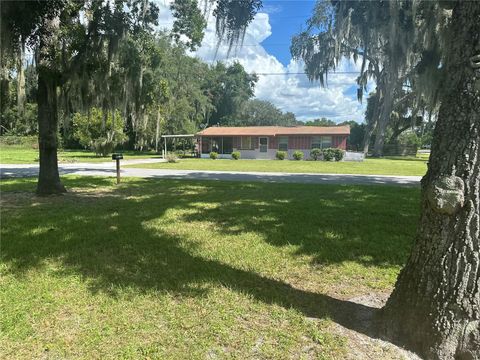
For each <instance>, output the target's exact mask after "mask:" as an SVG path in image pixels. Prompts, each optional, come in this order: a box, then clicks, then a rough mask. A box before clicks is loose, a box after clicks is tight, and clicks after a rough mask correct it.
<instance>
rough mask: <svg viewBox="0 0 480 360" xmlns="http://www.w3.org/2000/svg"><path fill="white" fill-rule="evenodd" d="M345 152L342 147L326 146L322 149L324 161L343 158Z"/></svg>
mask: <svg viewBox="0 0 480 360" xmlns="http://www.w3.org/2000/svg"><path fill="white" fill-rule="evenodd" d="M344 154H345V152H344V151H343V150H342V149H336V148H326V149H322V155H323V160H325V161H332V160H335V161H340V160H342V159H343V156H344Z"/></svg>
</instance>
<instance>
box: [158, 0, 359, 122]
mask: <svg viewBox="0 0 480 360" xmlns="http://www.w3.org/2000/svg"><path fill="white" fill-rule="evenodd" d="M168 3H169V0H160V1H159V3H158V4H159V5H160V6H161V8H162V9H161V10H162V11H161V14H162V15H161V16H162V19H161V21H162V24H164V23H166V24H172V23H173V19H172V15H171V13H170V10H169V9H168ZM162 27H163V26H162ZM170 28H171V25H170ZM271 34H272V28H271V26H270V22H269V14H268V13H265V12H261V13H258V14H257V15H256V16H255V19H254V20H253V21H252V23H251V24H250V26H249V27H248V29H247V31H246V34H245V38H244V42H243V43H244V46H243V47H241V48H238V49H237V51H236V52H235V49H234V50H232V52H231V54H230V57H228V56H227V54H228V45H226V44H221V45H220V47H219V48H218V51H217V46H216V45H217V37H216V34H215V19H214V18H213V16H210V17H209V19H208V25H207V29H206V31H205V37H204V40H203V42H202V46H201V47H200V48H199V49H198V50H197V51H196V52H194V53H191V55H192V56H197V57H199V58H200V59H202V60H204V61H206V62H210V63H212V62H214V61H219V60H221V61H226V62H233V61H239V62H240V63H241V64H242V65H243V66H244V67H245V69H246V70H247V71H248V72H256V73H275V74H281V75H259V81H258V83H257V85H256V88H255V96H256V97H257V98H259V99H262V100H268V101H270V102H272V103H273V104H275V105H276V106H277V107H279V108H280V109H281V110H283V111H290V112H292V113H294V114H295V115H296V117H297V119H300V120H308V119H313V118H319V117H326V118H329V119H332V120H334V121H336V122H341V121H345V120H355V121H363V118H364V112H365V106H366V101H364V103H363V104H360V103H359V102H358V101H357V99H356V95H355V94H353V95H352V93H351V92H350V93H348V94H346V93H347V91H348V90H349V89H352V86H355V79H356V77H357V75H356V74H334V73H332V74H330V75H329V77H328V87H326V88H321V87H320V85H319V84H318V83H311V82H310V81H308V79H307V77H306V76H305V75H288V73H299V72H303V64H302V63H300V62H297V61H293V60H292V61H290V63H289V64H288V66H284V65H283V64H282V63H281V62H280V61H278V59H277V58H276V57H275V56H273V55H272V54H269V53H267V52H266V51H265V49H264V48H263V46H261V45H260V43H261V42H262V41H263V40H265V39H266V38H268V37H269V36H270V35H271ZM215 54H216V57H215ZM359 67H360V64H354V63H353V62H352V61H349V60H344V61H342V62H341V63H340V64H339V67H338V69H337V71H338V72H345V71H358V70H359Z"/></svg>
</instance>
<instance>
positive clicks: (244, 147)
mask: <svg viewBox="0 0 480 360" xmlns="http://www.w3.org/2000/svg"><path fill="white" fill-rule="evenodd" d="M349 135H350V127H349V126H348V125H347V126H242V127H226V126H212V127H209V128H206V129H204V130H202V131H200V132H198V133H197V134H196V135H195V136H196V138H197V147H198V151H199V153H200V155H201V157H209V154H210V152H212V151H214V152H216V153H218V154H219V157H223V158H227V157H230V156H231V155H230V154H231V153H232V152H233V151H239V152H240V155H241V158H242V159H275V155H276V153H277V151H279V150H280V151H285V152H287V154H288V158H292V154H293V152H294V151H297V150H300V151H302V152H303V153H304V158H305V159H308V158H309V157H310V151H311V150H312V149H315V148H318V149H322V148H339V149H343V150H345V149H346V148H347V138H348V136H349Z"/></svg>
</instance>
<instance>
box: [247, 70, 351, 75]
mask: <svg viewBox="0 0 480 360" xmlns="http://www.w3.org/2000/svg"><path fill="white" fill-rule="evenodd" d="M359 73H360V72H359V71H334V72H329V73H328V76H330V75H343V74H356V75H358V74H359ZM254 74H255V75H266V76H270V75H308V73H306V72H287V73H254ZM252 75H253V74H252Z"/></svg>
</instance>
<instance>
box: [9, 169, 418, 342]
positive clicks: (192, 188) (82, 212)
mask: <svg viewBox="0 0 480 360" xmlns="http://www.w3.org/2000/svg"><path fill="white" fill-rule="evenodd" d="M104 181H105V180H102V179H100V180H96V179H95V178H89V179H88V180H87V179H85V178H82V180H80V179H76V180H72V181H71V183H70V186H72V185H74V186H86V185H87V184H90V186H92V185H98V186H104V185H105V183H104ZM67 185H68V181H67ZM107 190H108V191H105V192H103V193H101V194H100V195H98V194H97V195H95V194H91V193H90V194H89V193H75V194H69V195H67V196H64V197H56V198H47V199H43V200H41V201H37V200H38V199H35V200H34V201H33V202H32V203H31V204H30V206H24V207H22V208H21V209H17V210H15V211H12V212H10V213H9V214H8V215H7V216H5V218H4V221H3V224H2V240H3V241H2V261H4V262H5V263H6V264H7V268H8V269H9V270H8V271H10V272H11V273H12V274H14V275H15V276H22V274H23V273H24V272H25V271H27V270H29V269H32V268H39V269H41V267H42V266H44V264H45V261H48V260H49V259H56V261H60V262H61V263H62V265H63V266H62V267H61V270H59V271H58V275H59V276H61V275H62V274H80V275H81V276H82V277H83V278H84V279H85V280H86V281H88V283H89V284H90V287H91V290H92V292H98V291H101V292H104V293H108V294H110V295H111V296H116V292H117V289H121V288H125V287H134V288H135V289H136V291H139V292H150V291H159V292H169V293H176V294H179V295H183V296H194V297H196V296H203V295H204V294H205V292H208V291H209V290H208V286H209V285H221V286H225V287H228V288H229V289H233V290H235V291H238V292H241V293H245V294H249V295H251V296H253V297H254V298H255V299H258V300H260V301H262V302H264V303H267V304H277V305H280V306H282V307H284V308H287V309H288V308H294V309H296V310H298V311H300V312H302V313H303V314H305V316H308V317H315V318H325V317H329V318H331V319H332V320H333V321H335V322H337V323H339V324H341V325H343V326H345V327H347V328H350V329H353V330H356V331H359V332H362V333H365V334H367V335H369V336H373V335H374V332H373V329H372V328H371V327H370V325H369V324H368V323H366V322H365V321H361V320H362V318H365V317H373V316H374V315H375V313H376V311H377V310H376V309H374V308H371V307H368V306H364V305H360V304H357V303H354V302H350V301H344V300H339V299H335V298H333V297H331V296H328V295H325V294H320V293H314V292H309V291H305V290H302V289H298V288H295V287H292V286H291V285H289V284H287V283H284V282H282V281H279V280H276V279H272V278H268V277H265V276H262V275H261V274H258V273H255V272H253V271H247V270H244V269H241V268H236V267H234V266H231V265H229V264H226V263H223V262H221V261H218V260H212V259H208V258H203V257H201V256H199V255H198V254H197V252H196V251H195V250H196V246H198V245H195V243H193V242H189V241H186V239H184V238H183V237H182V236H181V235H178V234H173V233H172V232H171V231H165V229H164V228H162V225H161V224H160V226H156V227H154V228H153V227H149V226H147V225H148V223H149V222H151V221H157V220H158V219H162V218H163V217H164V216H165V215H166V212H167V211H169V210H175V209H177V210H182V211H184V210H191V211H188V212H187V214H184V213H181V214H180V215H178V216H179V217H180V219H181V220H182V223H189V224H191V225H192V226H193V227H195V226H196V223H197V222H198V223H200V222H201V221H208V222H212V223H215V224H217V226H216V229H217V231H219V232H220V233H224V234H242V233H244V232H255V233H258V234H260V235H261V236H262V237H263V238H264V240H265V241H266V242H268V243H270V244H272V245H274V246H279V247H280V246H284V245H288V244H296V245H297V246H298V252H299V253H301V254H308V255H312V256H313V257H314V259H315V261H316V262H321V263H336V262H342V261H356V262H359V263H363V264H368V265H375V266H391V265H399V264H402V263H403V261H405V258H406V254H407V252H408V247H409V244H408V241H407V240H405V239H403V240H400V238H401V236H400V235H398V238H397V237H395V236H394V233H395V232H397V233H401V232H402V231H405V230H402V227H404V226H405V224H409V223H410V222H411V221H412V217H415V216H416V215H415V211H413V215H412V205H411V203H412V202H414V201H413V200H414V199H415V198H416V196H417V194H416V191H418V190H416V189H398V191H397V190H396V193H397V197H394V200H393V201H395V202H394V203H392V202H391V201H392V193H393V192H392V190H391V189H390V190H389V189H388V188H383V189H381V188H374V187H341V186H340V187H339V186H323V187H318V186H313V185H302V186H296V185H284V184H242V183H215V182H205V181H202V182H186V181H173V180H171V181H151V180H150V181H148V180H132V181H129V182H128V183H127V184H125V185H123V186H121V187H119V188H117V189H113V190H112V189H111V188H108V189H107ZM389 197H390V200H389ZM389 201H390V202H389ZM198 204H203V206H200V207H199V206H198ZM205 204H206V205H214V206H205ZM388 204H390V206H389V207H388ZM305 210H306V211H305ZM308 214H311V216H310V215H309V216H307V217H306V215H308ZM381 214H387V215H381ZM382 216H384V217H382ZM369 217H370V218H373V221H368V224H366V225H362V224H361V223H362V222H364V221H367V220H365V219H368V218H369ZM352 219H353V220H352ZM365 226H367V228H366V227H365ZM369 227H371V229H370V228H369ZM369 229H370V230H371V231H372V232H380V237H375V238H374V237H372V236H371V235H369V234H368V230H369ZM199 231H200V230H199ZM365 231H367V233H366V234H365ZM389 233H390V234H391V235H392V236H394V240H393V243H391V242H389V241H387V240H385V238H384V237H383V236H386V235H387V234H389ZM382 240H383V241H384V243H382ZM205 241H208V239H205ZM393 245H395V246H393ZM239 256H241V254H239ZM205 285H206V286H205Z"/></svg>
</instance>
